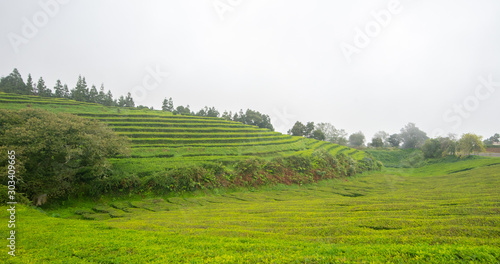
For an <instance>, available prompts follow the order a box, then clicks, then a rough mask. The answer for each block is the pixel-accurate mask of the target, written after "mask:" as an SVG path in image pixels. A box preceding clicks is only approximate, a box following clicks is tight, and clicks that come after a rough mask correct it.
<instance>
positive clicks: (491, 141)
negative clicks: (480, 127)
mask: <svg viewBox="0 0 500 264" xmlns="http://www.w3.org/2000/svg"><path fill="white" fill-rule="evenodd" d="M498 142H500V134H498V133H495V135H493V136H491V137H489V138H488V139H486V140H485V141H484V144H485V145H493V144H495V143H498Z"/></svg>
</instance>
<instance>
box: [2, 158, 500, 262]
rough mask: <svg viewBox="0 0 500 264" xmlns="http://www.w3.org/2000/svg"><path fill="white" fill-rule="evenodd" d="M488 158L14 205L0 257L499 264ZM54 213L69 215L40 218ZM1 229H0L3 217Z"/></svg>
mask: <svg viewBox="0 0 500 264" xmlns="http://www.w3.org/2000/svg"><path fill="white" fill-rule="evenodd" d="M499 162H500V159H493V158H476V159H469V160H465V161H458V162H456V161H455V162H451V161H450V162H448V163H446V162H445V163H444V164H434V165H428V166H425V167H421V168H418V169H390V170H386V171H383V172H377V173H369V174H364V175H358V176H356V177H352V178H349V180H343V179H339V180H332V181H323V182H320V183H317V184H314V185H308V186H277V187H267V189H266V188H264V189H261V190H258V191H254V192H251V191H238V192H233V193H224V194H217V193H216V192H212V193H210V194H203V195H194V196H193V195H189V196H185V197H184V198H181V197H162V198H155V199H145V200H142V201H141V200H137V199H132V201H130V202H126V201H125V200H123V198H122V200H116V201H112V200H111V201H110V200H109V198H107V199H104V200H102V201H105V202H104V203H103V204H100V205H97V206H95V205H94V204H90V203H89V202H87V203H81V207H82V208H72V207H64V208H59V209H57V210H48V209H47V212H48V213H47V214H44V213H42V212H40V211H37V210H35V209H32V208H27V207H21V208H19V209H18V211H17V214H18V223H17V225H16V227H17V229H16V230H17V231H16V233H17V234H18V236H17V241H16V242H17V250H16V257H10V256H9V255H7V248H5V249H4V250H3V253H2V254H1V255H0V262H4V263H336V262H338V263H380V262H382V263H424V262H425V263H429V262H430V263H500V189H499V188H498V187H499V186H500V165H498V163H499ZM92 206H94V209H95V210H93V213H92V212H91V211H92V210H90V208H91V207H92ZM112 206H114V208H113V207H112ZM117 208H119V209H117ZM85 210H87V212H86V213H85ZM77 211H78V212H77ZM1 212H2V213H1V219H4V220H5V222H7V216H8V215H7V213H6V210H5V207H3V208H1ZM75 212H77V213H79V215H76V214H73V216H71V215H72V213H75ZM57 214H61V215H62V216H63V217H68V216H69V217H70V218H55V217H50V216H51V215H57ZM80 215H82V216H85V215H87V216H89V217H90V218H92V217H94V219H103V220H98V221H97V220H94V221H92V220H81V219H76V218H77V217H78V218H80V217H82V216H80ZM100 216H101V218H99V217H100ZM110 216H114V217H113V218H110ZM73 218H75V219H73ZM0 231H1V232H0V233H1V234H4V236H7V232H8V230H7V224H4V225H0Z"/></svg>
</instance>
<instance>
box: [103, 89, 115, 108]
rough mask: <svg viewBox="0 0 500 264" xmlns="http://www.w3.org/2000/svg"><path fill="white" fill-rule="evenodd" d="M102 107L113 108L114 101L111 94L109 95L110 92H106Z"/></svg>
mask: <svg viewBox="0 0 500 264" xmlns="http://www.w3.org/2000/svg"><path fill="white" fill-rule="evenodd" d="M104 105H105V106H114V105H116V104H115V101H113V94H111V90H108V93H107V94H106V97H105V99H104Z"/></svg>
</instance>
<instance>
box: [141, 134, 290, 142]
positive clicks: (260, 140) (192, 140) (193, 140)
mask: <svg viewBox="0 0 500 264" xmlns="http://www.w3.org/2000/svg"><path fill="white" fill-rule="evenodd" d="M278 139H283V136H277V137H276V136H271V137H265V138H257V139H256V138H175V139H174V138H142V139H136V138H132V139H131V141H132V144H162V143H164V144H168V143H169V144H174V143H175V144H189V143H239V142H242V143H243V142H265V141H273V140H278Z"/></svg>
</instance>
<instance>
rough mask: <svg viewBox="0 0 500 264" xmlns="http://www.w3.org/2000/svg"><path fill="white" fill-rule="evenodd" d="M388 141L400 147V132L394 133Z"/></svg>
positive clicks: (391, 144) (395, 146) (394, 146)
mask: <svg viewBox="0 0 500 264" xmlns="http://www.w3.org/2000/svg"><path fill="white" fill-rule="evenodd" d="M387 142H388V143H389V145H390V146H391V147H393V148H399V145H400V144H401V137H400V136H399V135H398V134H392V135H390V136H389V137H388V138H387Z"/></svg>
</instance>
